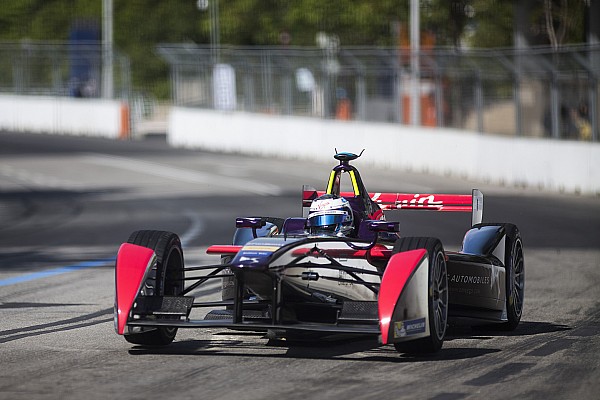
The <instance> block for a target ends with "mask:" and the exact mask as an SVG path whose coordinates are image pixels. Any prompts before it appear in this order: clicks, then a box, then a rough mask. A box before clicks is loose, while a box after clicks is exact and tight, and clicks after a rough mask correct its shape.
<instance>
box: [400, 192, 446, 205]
mask: <svg viewBox="0 0 600 400" xmlns="http://www.w3.org/2000/svg"><path fill="white" fill-rule="evenodd" d="M443 204H444V202H443V201H441V200H436V199H435V196H434V195H432V194H430V195H429V196H424V197H421V195H420V194H415V195H414V198H413V199H410V200H409V199H403V200H397V201H396V205H398V206H441V205H443Z"/></svg>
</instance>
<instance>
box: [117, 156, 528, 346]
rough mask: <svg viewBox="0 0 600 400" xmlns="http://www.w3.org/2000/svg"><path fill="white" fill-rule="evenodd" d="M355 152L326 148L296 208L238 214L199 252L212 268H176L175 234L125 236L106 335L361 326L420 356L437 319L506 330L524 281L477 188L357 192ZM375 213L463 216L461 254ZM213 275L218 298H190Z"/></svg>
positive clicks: (431, 341)
mask: <svg viewBox="0 0 600 400" xmlns="http://www.w3.org/2000/svg"><path fill="white" fill-rule="evenodd" d="M361 154H362V153H361ZM359 156H360V155H356V154H352V153H338V154H336V155H335V159H336V160H338V161H339V164H338V165H336V166H335V167H334V168H333V170H332V171H331V174H330V177H329V180H328V182H327V188H326V190H325V191H322V192H320V191H317V190H315V189H312V188H309V187H306V186H305V187H304V190H303V198H302V203H303V210H304V211H303V214H304V215H303V216H302V217H292V218H286V219H282V218H274V217H250V218H238V219H237V220H236V230H235V232H234V235H233V244H231V245H214V246H211V247H209V248H208V250H207V252H208V253H209V254H215V255H220V256H221V260H220V263H218V264H215V265H206V266H192V267H185V266H184V262H183V250H182V248H181V243H180V240H179V238H178V236H177V235H176V234H174V233H171V232H163V231H151V230H145V231H136V232H134V233H132V234H131V236H130V238H129V240H128V242H127V243H124V244H123V245H122V246H121V248H120V249H119V253H118V256H117V262H116V297H115V329H116V331H117V333H118V334H119V335H124V337H125V339H126V340H127V341H128V342H130V343H133V344H138V345H145V346H156V345H167V344H169V343H171V342H172V341H173V339H174V338H175V335H176V333H177V329H178V328H228V329H232V330H238V331H264V332H266V333H268V334H269V337H288V338H295V337H305V336H310V337H312V338H314V337H325V336H330V335H335V336H340V335H342V336H343V335H351V336H354V335H372V336H375V337H379V339H380V342H381V343H382V344H394V346H395V347H396V349H397V350H398V351H399V352H403V353H430V352H435V351H437V350H439V349H440V348H441V347H442V344H443V341H444V337H445V334H446V328H447V326H448V324H449V323H453V322H460V323H464V322H467V323H469V324H480V323H485V324H497V326H498V327H499V328H502V329H507V330H513V329H515V328H516V327H517V325H518V324H519V321H520V319H521V313H522V308H523V295H524V284H525V275H524V258H523V243H522V240H521V236H520V234H519V230H518V229H517V227H516V226H515V225H513V224H509V223H482V217H483V195H482V194H481V192H480V191H479V190H473V192H472V194H470V195H446V194H403V193H369V192H367V191H366V189H365V187H364V185H363V182H362V179H361V177H360V174H359V172H358V170H357V169H356V168H355V167H354V166H353V165H351V164H350V162H351V161H353V160H355V159H357V158H358V157H359ZM346 176H347V177H349V183H348V184H347V187H348V188H349V189H350V190H349V191H342V189H341V187H342V178H343V177H346ZM387 210H432V211H454V212H470V213H471V214H472V226H471V228H470V229H469V230H468V231H467V232H466V234H465V236H464V240H463V245H462V249H461V251H459V252H446V251H444V248H443V245H442V243H441V241H440V240H439V239H437V238H435V236H432V237H403V236H401V235H399V233H398V231H399V224H398V222H388V221H386V220H385V216H384V211H387ZM212 279H219V280H222V281H223V290H222V300H220V301H208V302H207V301H201V300H202V299H196V298H195V296H194V295H193V294H194V293H195V291H196V290H197V289H199V288H201V287H202V285H203V284H205V283H206V282H208V281H210V280H212ZM207 309H210V311H209V312H208V313H206V310H207ZM199 310H204V312H201V311H199ZM194 314H200V316H202V317H199V316H194Z"/></svg>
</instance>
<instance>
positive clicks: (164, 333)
mask: <svg viewBox="0 0 600 400" xmlns="http://www.w3.org/2000/svg"><path fill="white" fill-rule="evenodd" d="M127 243H131V244H135V245H138V246H143V247H147V248H149V249H152V250H153V251H154V253H155V254H156V279H155V281H154V294H153V295H154V296H177V295H179V294H180V293H181V292H183V285H184V281H183V275H184V272H183V268H184V262H183V250H182V248H181V241H180V240H179V237H178V236H177V235H176V234H174V233H172V232H165V231H154V230H142V231H136V232H133V233H132V234H131V235H130V236H129V239H128V240H127ZM176 334H177V328H170V327H158V328H156V329H153V330H151V331H144V332H140V333H132V334H126V335H124V336H125V340H127V341H128V342H129V343H133V344H138V345H143V346H166V345H168V344H170V343H172V342H173V340H174V339H175V335H176Z"/></svg>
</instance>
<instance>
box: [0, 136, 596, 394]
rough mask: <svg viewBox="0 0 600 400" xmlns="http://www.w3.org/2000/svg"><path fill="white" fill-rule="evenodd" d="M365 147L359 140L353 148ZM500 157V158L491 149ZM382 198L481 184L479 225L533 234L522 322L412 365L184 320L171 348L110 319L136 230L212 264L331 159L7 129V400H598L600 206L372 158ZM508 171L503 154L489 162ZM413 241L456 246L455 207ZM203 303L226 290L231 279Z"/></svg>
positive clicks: (3, 170)
mask: <svg viewBox="0 0 600 400" xmlns="http://www.w3.org/2000/svg"><path fill="white" fill-rule="evenodd" d="M348 150H351V151H356V150H359V149H348ZM491 156H493V154H492V155H491ZM369 157H375V150H373V149H367V151H366V152H365V154H364V156H363V158H362V159H361V160H358V161H357V162H355V164H356V165H357V166H358V167H359V169H361V172H362V175H363V180H364V181H365V184H366V186H367V188H368V189H369V190H371V191H402V192H421V193H423V192H441V193H462V192H465V193H468V190H469V189H470V188H471V187H479V188H480V189H482V191H483V192H484V194H485V196H486V197H485V211H484V221H497V222H513V223H516V224H517V225H518V226H519V228H520V230H521V233H522V236H523V241H524V246H525V261H526V296H525V297H526V298H525V310H524V315H523V318H522V322H521V325H520V326H519V327H518V328H517V330H515V331H514V332H510V333H507V332H498V331H494V330H490V329H484V328H476V329H474V328H469V327H466V328H465V327H461V328H451V329H450V331H449V334H448V336H447V340H446V341H445V343H444V347H443V349H442V350H441V351H440V352H439V353H438V354H436V355H434V356H430V357H407V356H402V355H400V354H398V353H396V352H395V350H394V349H393V347H391V346H380V345H379V344H378V343H377V342H376V341H374V340H365V339H356V340H350V341H349V340H344V341H340V340H337V341H328V342H308V343H301V342H285V341H281V340H269V339H267V338H265V337H264V336H263V335H262V334H256V333H245V334H237V333H235V332H231V331H227V330H222V329H211V330H210V331H204V330H180V332H179V333H178V336H177V339H176V341H175V342H174V343H173V344H172V345H171V346H168V347H165V348H162V349H146V348H142V347H136V346H132V345H130V344H128V343H127V342H125V341H124V340H123V338H122V337H119V336H117V335H116V334H115V332H114V329H113V321H112V312H113V290H114V281H113V280H114V262H113V261H112V260H113V258H114V256H115V255H116V252H117V249H118V247H119V245H120V243H122V242H124V241H126V240H127V237H128V236H129V233H130V232H131V231H134V230H137V229H162V230H170V231H173V232H176V233H178V234H180V236H181V237H182V240H183V242H184V251H185V254H186V264H187V265H194V264H200V263H204V262H214V259H213V258H211V257H209V256H206V255H204V249H205V248H206V246H208V245H209V244H214V243H218V244H227V243H229V242H230V240H231V233H232V231H233V225H234V223H233V221H234V218H235V217H238V216H244V215H267V214H268V215H272V216H282V217H283V216H297V215H298V214H299V213H300V187H301V185H302V184H310V185H313V186H315V187H319V188H322V187H323V186H324V184H325V181H326V178H327V176H328V173H329V170H330V168H331V167H332V166H333V165H334V160H333V159H332V163H331V164H312V163H307V162H299V161H293V162H292V161H282V160H272V159H261V158H251V157H243V156H236V155H222V154H214V153H205V152H194V151H188V150H179V149H170V148H168V147H167V146H166V144H165V142H164V138H163V139H161V138H153V139H147V140H143V141H136V142H122V141H107V140H99V139H91V138H69V137H51V136H43V135H16V134H11V133H6V132H5V133H0V222H1V223H0V365H1V368H0V398H2V399H56V398H61V399H82V398H85V399H108V398H111V399H112V398H122V399H146V398H193V399H264V398H280V399H313V398H315V399H317V398H318V399H321V398H331V399H362V398H390V399H391V398H394V399H403V398H428V399H480V398H486V399H505V398H517V397H518V398H535V399H538V398H546V399H597V398H598V393H600V368H599V367H600V358H599V357H598V354H600V336H599V334H600V198H598V197H595V196H591V197H589V196H588V197H586V196H572V195H562V194H552V193H545V192H541V191H539V190H537V189H536V188H504V187H493V186H489V185H486V184H485V183H481V182H465V181H464V180H461V179H456V178H451V177H445V178H443V177H432V176H428V175H424V174H418V173H408V172H401V173H400V172H394V171H383V170H373V169H370V168H366V167H363V168H360V167H361V162H362V163H364V164H367V162H368V158H369ZM495 162H498V163H499V165H500V163H501V159H498V160H495ZM396 218H397V219H398V220H400V221H401V231H402V234H403V235H405V236H412V235H428V236H438V237H440V238H441V239H442V240H443V242H444V244H445V247H446V249H448V250H457V249H458V248H459V246H460V242H461V239H462V235H463V234H464V231H465V230H466V229H467V227H468V224H469V216H466V215H459V214H445V215H441V213H431V212H404V213H402V214H399V213H395V214H393V215H388V219H396ZM200 294H201V295H205V296H207V297H209V298H210V297H213V298H214V297H218V296H219V284H217V283H215V284H212V285H209V286H208V288H207V289H204V290H203V292H202V293H200Z"/></svg>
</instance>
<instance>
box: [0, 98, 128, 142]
mask: <svg viewBox="0 0 600 400" xmlns="http://www.w3.org/2000/svg"><path fill="white" fill-rule="evenodd" d="M0 129H3V130H8V131H13V132H34V133H53V134H67V135H78V136H79V135H86V136H100V137H107V138H119V137H124V136H126V135H127V134H128V130H129V116H128V110H127V106H126V104H122V103H121V102H120V101H118V100H102V99H76V98H70V97H47V96H17V95H0Z"/></svg>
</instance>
